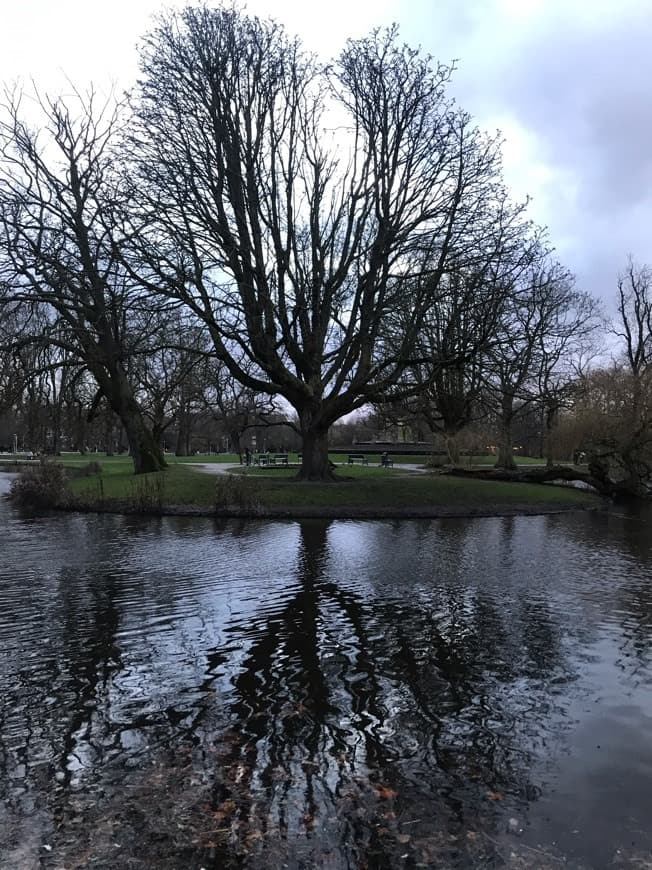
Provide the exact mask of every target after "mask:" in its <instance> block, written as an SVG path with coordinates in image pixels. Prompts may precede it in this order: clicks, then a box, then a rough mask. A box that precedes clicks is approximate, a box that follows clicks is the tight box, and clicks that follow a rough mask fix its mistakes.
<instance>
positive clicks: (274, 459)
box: [269, 453, 288, 465]
mask: <svg viewBox="0 0 652 870" xmlns="http://www.w3.org/2000/svg"><path fill="white" fill-rule="evenodd" d="M269 464H270V465H287V464H288V454H287V453H272V454H271V455H270V457H269Z"/></svg>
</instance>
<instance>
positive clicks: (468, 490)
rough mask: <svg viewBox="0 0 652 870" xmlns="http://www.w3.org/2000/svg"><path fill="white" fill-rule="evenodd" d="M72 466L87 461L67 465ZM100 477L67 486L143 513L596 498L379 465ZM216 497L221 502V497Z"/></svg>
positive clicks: (114, 465)
mask: <svg viewBox="0 0 652 870" xmlns="http://www.w3.org/2000/svg"><path fill="white" fill-rule="evenodd" d="M66 464H67V465H69V466H70V467H74V466H75V465H77V466H79V465H81V464H82V463H66ZM101 464H102V473H101V475H90V476H86V477H76V478H74V479H73V480H72V481H71V483H70V489H71V491H72V493H73V495H74V496H75V498H76V499H78V500H79V502H80V503H81V504H82V505H87V506H91V505H92V504H93V503H97V502H103V503H104V504H110V503H111V502H116V503H117V502H124V501H128V502H129V503H130V504H132V505H134V506H137V507H140V508H141V509H143V510H144V511H146V510H147V508H148V507H156V506H158V505H197V506H199V507H202V508H206V509H210V508H212V507H213V506H214V505H215V503H216V492H217V491H218V490H220V491H221V492H222V501H226V502H227V503H235V504H238V503H239V502H238V499H239V498H242V493H243V492H244V493H245V496H246V499H247V500H250V501H253V502H257V503H259V504H260V505H261V507H262V508H265V507H269V508H275V509H287V510H289V511H292V510H296V511H300V510H301V509H303V508H329V509H334V510H335V509H337V508H341V509H342V510H343V511H344V510H345V509H346V508H353V509H365V510H371V509H374V508H375V509H378V510H379V511H382V510H383V509H406V510H407V509H414V510H418V509H419V508H420V507H423V508H428V509H430V508H453V509H457V510H459V509H461V508H470V509H473V510H478V509H486V510H491V509H492V508H510V507H517V506H521V505H525V506H528V507H536V506H540V507H541V508H542V509H546V508H552V507H555V506H559V507H582V506H586V505H591V504H597V503H598V500H597V499H596V498H595V497H594V496H592V495H590V494H587V493H585V492H582V491H579V490H574V489H569V488H561V487H552V486H543V485H540V484H523V483H505V482H501V481H484V480H469V479H465V478H455V477H447V476H444V475H440V474H428V473H420V472H405V471H401V468H400V467H395V468H393V469H386V468H379V467H374V466H367V467H361V466H344V467H341V468H340V469H339V475H340V476H341V477H342V478H344V479H343V480H341V481H339V482H338V483H335V484H319V483H298V482H296V481H295V480H293V477H294V475H295V474H296V469H292V468H288V469H284V468H269V469H258V468H247V469H239V470H238V472H237V473H236V474H235V475H231V474H228V475H214V474H208V473H205V472H201V471H200V470H198V469H193V468H191V467H189V466H188V464H187V463H182V462H180V461H179V462H174V463H172V464H171V465H170V467H169V468H167V469H166V470H165V471H163V472H160V473H158V474H147V475H140V476H138V477H135V476H134V474H133V470H132V467H131V463H130V462H129V461H128V460H126V459H125V457H113V458H109V459H105V460H103V461H102V463H101ZM218 500H219V499H218Z"/></svg>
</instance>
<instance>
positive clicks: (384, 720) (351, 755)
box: [212, 523, 560, 866]
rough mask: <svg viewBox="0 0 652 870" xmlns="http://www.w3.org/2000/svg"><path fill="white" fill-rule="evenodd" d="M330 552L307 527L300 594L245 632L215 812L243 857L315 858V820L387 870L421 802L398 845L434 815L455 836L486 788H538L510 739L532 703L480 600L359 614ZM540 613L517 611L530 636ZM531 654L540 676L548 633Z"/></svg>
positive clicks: (501, 620)
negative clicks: (334, 572) (516, 684)
mask: <svg viewBox="0 0 652 870" xmlns="http://www.w3.org/2000/svg"><path fill="white" fill-rule="evenodd" d="M328 555H329V547H328V529H327V526H325V525H324V524H320V523H314V524H304V525H303V527H302V552H301V556H300V561H299V567H298V572H299V579H300V588H299V589H298V591H297V592H296V593H295V594H294V595H293V596H292V597H291V599H290V600H289V601H288V602H286V603H285V604H284V605H283V607H282V609H281V610H280V611H276V612H275V613H274V614H273V615H270V616H267V617H266V618H265V619H264V620H263V621H262V622H259V621H257V622H256V623H255V624H254V625H252V626H251V627H249V628H248V629H247V631H246V632H245V635H244V637H245V639H246V637H247V635H249V636H250V637H251V638H252V639H253V643H252V645H251V646H250V647H249V650H248V653H247V656H246V658H245V660H244V661H243V662H242V663H241V666H240V670H239V672H238V674H237V676H235V677H234V678H233V680H232V686H233V690H234V695H235V698H234V702H233V703H232V704H231V706H230V709H229V714H228V716H229V720H230V721H231V723H232V724H231V727H230V728H229V730H228V731H227V732H226V734H225V735H223V738H221V741H220V742H221V744H222V751H221V753H220V767H219V771H218V774H217V778H216V782H215V786H214V790H213V802H212V807H213V813H214V814H215V815H216V817H217V819H218V822H219V825H220V826H221V828H220V830H224V829H225V827H224V826H225V825H226V829H228V830H229V831H230V832H231V835H234V834H235V836H236V840H237V843H238V846H239V848H240V849H241V850H242V851H243V852H247V854H250V855H251V854H252V849H254V850H256V854H259V855H260V853H261V852H263V853H265V855H267V856H268V859H269V854H271V853H273V854H275V853H274V852H273V850H274V849H281V848H285V849H287V848H288V847H287V841H291V842H292V843H293V844H294V845H293V847H292V848H298V849H299V848H300V849H305V850H308V852H309V853H310V855H311V859H312V860H313V861H317V862H319V860H320V859H319V855H318V854H317V852H316V851H315V850H316V849H317V845H316V844H314V843H313V844H312V845H310V844H311V840H310V832H311V830H312V825H313V824H314V819H315V815H316V814H317V813H319V814H320V825H321V829H322V836H323V837H325V838H326V840H327V842H337V843H338V849H339V851H340V854H341V855H342V856H344V855H349V857H350V860H351V861H353V863H354V864H357V862H358V861H359V860H361V859H362V858H363V856H364V857H365V859H368V858H369V856H370V855H371V854H373V859H374V860H375V861H376V862H378V863H377V866H384V863H383V862H386V863H387V866H393V864H392V862H395V860H396V854H397V853H396V852H395V850H396V849H398V848H403V846H402V845H401V844H402V843H404V842H405V835H404V833H402V829H401V824H402V820H405V819H408V818H409V819H414V818H415V817H416V818H420V817H422V816H423V815H424V805H425V806H429V805H430V804H432V806H430V808H429V809H428V810H427V813H428V814H430V819H431V821H430V822H428V823H427V824H425V826H421V828H420V829H419V828H415V829H414V831H412V832H411V834H410V836H417V837H418V835H419V832H420V831H421V832H422V833H423V832H424V831H425V832H427V836H428V837H431V836H432V834H433V827H434V825H433V823H432V818H435V817H436V818H438V819H441V820H442V825H443V827H445V818H446V813H448V814H449V818H450V820H451V821H452V820H453V819H454V820H455V821H456V825H457V826H459V828H461V829H464V828H465V826H468V825H469V824H470V819H469V814H470V813H471V814H474V815H476V814H479V813H481V806H482V805H479V804H478V797H480V796H482V795H483V794H484V793H485V792H486V790H487V789H491V790H496V789H500V790H501V791H504V792H506V793H509V794H512V795H514V796H515V797H516V796H519V795H523V794H528V795H530V796H531V795H532V794H534V793H536V789H534V787H533V786H532V785H530V784H529V783H528V775H527V772H526V771H527V768H528V755H527V746H520V745H519V740H518V737H519V728H520V727H521V723H519V722H518V716H519V715H522V714H524V713H525V714H527V713H528V712H530V707H529V705H530V704H531V703H534V702H533V701H532V700H531V699H528V698H527V697H526V698H519V697H517V696H516V695H515V694H514V692H513V690H512V689H511V688H510V684H511V683H512V682H513V681H514V679H516V678H518V677H519V673H518V668H517V667H516V666H515V665H516V663H515V661H514V652H515V649H514V647H515V646H516V645H518V642H517V641H515V642H514V644H513V645H512V644H511V642H510V640H509V637H510V636H511V634H510V635H509V636H508V633H507V631H506V628H505V619H506V618H507V617H504V616H503V614H501V613H500V612H499V611H498V609H497V607H496V605H495V603H494V602H493V601H492V600H490V598H489V597H488V595H483V594H481V593H477V594H476V595H475V596H474V598H473V599H472V600H470V599H469V596H468V590H466V591H465V589H464V587H455V588H451V589H447V590H445V591H440V595H439V597H438V599H437V602H436V603H433V604H432V606H428V605H427V604H423V602H422V603H420V604H419V605H415V604H414V603H413V602H410V601H401V602H400V603H397V602H392V603H391V604H383V605H380V606H374V607H370V606H369V604H368V603H365V602H363V601H362V600H361V599H360V598H359V597H358V596H357V595H356V594H355V593H353V592H351V591H349V590H346V589H344V588H342V587H341V586H339V585H337V584H336V583H333V582H331V581H329V580H328V578H327V563H328ZM541 616H545V615H544V614H541V613H540V612H538V611H537V610H536V609H528V607H527V606H525V607H524V608H523V609H522V610H521V617H522V619H523V621H524V623H525V625H526V626H527V627H528V629H529V627H531V622H533V621H534V620H536V619H538V618H539V617H541ZM528 652H529V656H528V664H529V662H530V660H531V658H532V657H536V661H537V664H538V666H539V673H538V675H539V677H541V676H543V675H544V674H545V673H546V669H547V668H548V669H549V668H554V667H556V666H557V664H558V663H559V660H560V657H559V651H558V643H557V636H556V633H555V632H554V630H552V628H551V627H550V626H548V627H545V626H544V628H542V629H541V630H539V631H538V632H536V633H535V632H533V633H532V636H531V638H530V641H529V647H528ZM494 663H495V664H494ZM510 707H514V708H515V709H514V714H510V712H509V710H510ZM442 794H444V795H445V797H444V798H443V799H442V797H441V795H442ZM442 801H443V803H444V805H445V807H446V811H445V812H444V813H442ZM485 811H487V808H486V805H485ZM488 812H489V815H490V816H491V811H488ZM475 823H476V824H477V819H476V820H475ZM374 824H378V825H382V827H383V829H384V830H385V831H386V834H385V836H384V839H382V841H381V840H379V839H378V837H374V836H373V830H374ZM424 836H425V834H424ZM279 838H280V839H279ZM281 843H285V845H284V846H281V845H280V844H281ZM301 844H303V845H301ZM232 847H233V839H231V840H230V841H229V846H228V849H231V848H232ZM225 849H226V851H225V853H224V856H225V857H226V855H227V852H228V849H227V848H226V844H225ZM270 850H272V852H271V853H270ZM301 854H302V855H304V852H303V851H302V852H301Z"/></svg>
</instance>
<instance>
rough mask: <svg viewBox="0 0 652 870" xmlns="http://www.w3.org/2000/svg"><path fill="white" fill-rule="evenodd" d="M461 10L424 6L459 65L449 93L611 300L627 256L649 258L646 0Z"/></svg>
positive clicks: (581, 274)
mask: <svg viewBox="0 0 652 870" xmlns="http://www.w3.org/2000/svg"><path fill="white" fill-rule="evenodd" d="M457 5H458V4H456V3H453V2H448V0H443V4H442V6H441V8H440V7H439V5H438V7H437V9H436V10H431V11H430V12H428V11H427V10H426V9H425V7H422V9H421V13H422V14H423V15H426V16H427V17H428V19H429V23H430V26H429V28H428V30H429V32H430V37H429V40H428V41H429V43H430V46H431V50H433V53H435V54H437V55H438V56H442V52H446V54H445V55H444V56H445V57H450V56H451V53H452V56H457V57H459V58H460V67H459V71H458V73H457V75H456V78H455V85H454V87H455V91H456V94H457V96H458V98H459V100H460V102H461V103H462V105H463V106H464V107H465V108H468V109H469V110H470V111H471V112H472V113H473V114H474V115H475V116H476V117H477V118H478V120H479V121H480V123H481V125H482V126H486V127H489V128H494V127H501V129H502V130H503V132H504V134H505V135H506V137H507V140H508V141H507V143H506V149H505V155H506V168H507V178H508V180H509V181H510V182H511V184H512V185H513V187H514V188H515V190H516V194H517V195H518V196H519V197H521V196H522V195H523V193H524V192H526V191H529V192H530V193H531V194H532V195H533V196H534V202H533V214H534V216H535V217H536V218H537V219H538V220H540V221H542V222H544V223H547V224H548V225H549V226H550V230H551V238H552V240H553V241H554V242H555V243H556V244H557V247H558V250H559V253H560V255H563V258H564V260H565V262H566V263H567V264H568V265H569V266H570V267H571V268H573V269H574V270H575V271H576V272H577V274H578V278H579V279H580V283H582V284H583V285H584V286H586V288H587V289H592V290H594V292H596V293H597V294H598V295H601V296H603V297H606V298H608V297H610V296H611V295H612V294H613V289H614V287H615V281H616V276H617V273H618V271H619V270H620V269H621V268H622V267H623V266H624V264H625V260H626V256H627V254H628V253H629V252H633V253H634V255H635V256H636V257H637V258H639V259H641V260H645V259H646V258H652V247H651V245H650V242H651V239H650V226H651V225H652V148H651V147H650V143H651V142H652V99H650V93H649V88H650V82H651V81H652V51H650V45H652V0H639V2H635V0H619V2H618V3H616V2H612V0H608V2H600V0H597V2H596V0H575V2H568V0H566V2H561V0H545V2H542V0H536V2H535V0H531V2H527V0H518V2H517V0H475V2H473V0H471V2H467V3H465V4H463V7H464V11H463V12H462V13H461V14H459V15H458V16H457V17H456V13H455V7H456V6H457ZM422 25H423V22H422ZM425 30H426V28H423V26H422V32H424V31H425ZM422 41H423V42H424V45H427V44H428V42H427V41H426V39H425V38H424V39H423V40H422Z"/></svg>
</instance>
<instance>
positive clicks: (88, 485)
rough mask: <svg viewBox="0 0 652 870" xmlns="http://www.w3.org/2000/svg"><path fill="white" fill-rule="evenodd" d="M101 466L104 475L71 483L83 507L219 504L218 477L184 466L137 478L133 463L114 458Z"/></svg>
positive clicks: (172, 466) (94, 475)
mask: <svg viewBox="0 0 652 870" xmlns="http://www.w3.org/2000/svg"><path fill="white" fill-rule="evenodd" d="M116 458H117V457H116ZM119 458H120V459H122V457H119ZM65 464H66V465H67V464H68V463H65ZM101 465H102V473H101V474H99V475H97V474H93V475H89V476H88V477H74V478H73V479H72V480H71V481H70V484H69V487H70V491H71V492H72V494H73V496H74V497H75V499H76V500H78V501H79V502H80V503H81V504H82V505H90V504H92V503H107V502H124V501H127V502H129V503H130V504H134V505H141V506H142V507H146V506H147V505H148V504H150V505H156V504H158V503H161V504H166V505H203V506H210V505H212V504H214V501H215V479H216V477H215V475H212V474H201V473H200V472H199V471H196V470H192V469H189V468H184V467H183V465H182V464H181V463H179V464H174V465H171V466H170V467H169V468H167V469H166V470H165V471H162V472H155V473H153V474H141V475H138V476H137V477H136V476H135V475H134V469H133V465H132V463H131V462H130V461H127V462H125V461H122V462H119V461H113V457H110V458H109V460H103V461H102V462H101Z"/></svg>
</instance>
